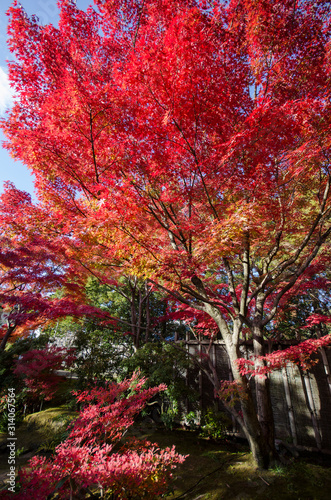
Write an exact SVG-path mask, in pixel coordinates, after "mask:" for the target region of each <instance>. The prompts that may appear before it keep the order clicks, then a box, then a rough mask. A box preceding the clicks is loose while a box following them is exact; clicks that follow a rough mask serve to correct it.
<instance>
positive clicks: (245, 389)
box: [227, 345, 277, 469]
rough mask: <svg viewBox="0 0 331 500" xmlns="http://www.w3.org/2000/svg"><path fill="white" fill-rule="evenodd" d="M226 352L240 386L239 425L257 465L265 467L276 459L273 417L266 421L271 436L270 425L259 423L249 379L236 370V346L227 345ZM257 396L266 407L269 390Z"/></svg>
mask: <svg viewBox="0 0 331 500" xmlns="http://www.w3.org/2000/svg"><path fill="white" fill-rule="evenodd" d="M227 352H228V355H229V358H230V363H231V369H232V373H233V378H234V380H235V381H236V382H237V383H239V384H240V386H241V398H240V403H241V410H242V413H243V421H244V425H241V427H242V430H243V432H244V434H245V436H246V438H247V440H248V443H249V446H250V449H251V451H252V454H253V458H254V460H255V461H256V463H257V465H258V467H259V468H261V469H267V468H268V467H270V466H271V465H272V464H273V463H275V461H276V460H277V453H276V449H275V443H274V431H273V419H272V420H271V422H270V421H268V424H269V426H270V425H271V428H272V433H271V436H269V434H268V432H269V428H270V427H269V426H264V424H265V423H266V422H265V420H263V421H262V423H261V420H260V419H259V418H258V417H259V415H258V412H257V411H256V408H255V403H254V397H253V394H252V391H251V388H250V385H249V381H248V380H247V377H245V376H242V375H241V374H240V372H239V371H238V367H237V364H236V360H237V359H238V358H239V357H241V356H240V353H239V349H238V346H235V345H233V346H229V347H228V348H227ZM259 397H260V400H261V401H260V405H262V406H261V407H262V408H268V407H269V404H268V400H265V398H268V397H269V401H270V392H268V391H265V389H263V392H260V394H259ZM270 407H271V405H270ZM269 416H270V415H269ZM271 417H272V413H271ZM263 418H264V417H263ZM239 423H240V422H239Z"/></svg>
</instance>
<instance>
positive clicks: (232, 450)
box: [0, 408, 331, 500]
mask: <svg viewBox="0 0 331 500" xmlns="http://www.w3.org/2000/svg"><path fill="white" fill-rule="evenodd" d="M73 415H74V413H73V412H70V411H68V410H64V409H63V408H55V409H54V408H53V409H48V410H46V411H42V412H39V413H35V414H33V415H29V416H28V417H26V418H25V421H24V423H23V425H22V426H21V427H20V428H19V429H17V443H18V445H17V449H18V452H19V457H18V458H17V464H18V465H19V466H22V465H24V463H26V462H27V460H28V459H29V458H30V457H31V456H32V455H34V454H35V453H36V452H37V450H38V449H39V450H40V451H42V452H43V453H50V451H51V450H52V449H53V448H54V446H56V444H57V443H58V442H59V440H61V437H62V436H63V432H64V428H65V426H66V425H67V422H68V420H70V418H72V416H73ZM130 433H131V434H134V435H135V436H137V437H139V438H147V439H149V440H150V441H152V442H157V443H158V444H159V445H160V446H161V447H166V446H172V445H173V444H174V445H175V446H176V450H177V451H178V452H179V453H181V454H185V455H187V454H189V457H188V458H187V459H186V461H185V462H184V464H182V465H180V466H179V467H178V469H176V470H175V472H174V479H173V484H172V492H171V494H170V495H169V497H168V498H169V499H171V500H177V499H181V500H218V499H224V500H230V499H236V500H246V499H247V500H248V499H252V500H253V499H254V500H255V499H265V498H268V500H276V499H277V500H279V499H284V500H286V499H291V500H293V498H295V499H298V500H299V499H300V500H327V499H329V498H330V491H331V456H323V455H321V454H305V455H303V454H301V455H300V457H299V458H297V459H293V461H292V462H291V463H290V464H289V465H288V466H286V467H285V466H284V467H278V468H275V469H272V470H269V471H260V470H258V469H257V468H256V467H255V466H254V463H253V460H252V456H251V453H250V452H249V449H248V447H247V446H246V445H245V444H244V443H242V442H239V441H237V442H235V441H233V440H230V439H229V440H227V441H222V442H219V443H216V442H213V441H211V440H208V439H202V438H200V437H199V435H198V432H192V431H188V430H183V429H177V430H174V431H167V430H165V429H163V428H161V427H159V426H156V425H155V424H154V423H153V422H152V421H151V420H149V419H145V420H143V421H142V422H140V423H137V424H136V425H135V426H134V428H132V430H131V432H130ZM5 439H6V435H5V434H1V435H0V481H3V480H4V479H5V478H6V473H7V470H8V465H7V450H6V447H5V441H4V440H5ZM1 443H2V446H1Z"/></svg>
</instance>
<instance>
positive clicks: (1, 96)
mask: <svg viewBox="0 0 331 500" xmlns="http://www.w3.org/2000/svg"><path fill="white" fill-rule="evenodd" d="M13 102H14V91H13V89H11V88H10V86H9V80H8V75H7V73H6V72H5V71H4V69H3V68H2V67H1V66H0V115H3V114H4V112H5V111H6V110H7V109H9V108H10V107H11V106H12V104H13Z"/></svg>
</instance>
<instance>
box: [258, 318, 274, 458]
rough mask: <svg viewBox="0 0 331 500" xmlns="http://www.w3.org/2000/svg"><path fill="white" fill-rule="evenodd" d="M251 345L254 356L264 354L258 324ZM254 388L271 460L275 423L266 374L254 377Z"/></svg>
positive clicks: (261, 332) (260, 363) (262, 362)
mask: <svg viewBox="0 0 331 500" xmlns="http://www.w3.org/2000/svg"><path fill="white" fill-rule="evenodd" d="M253 347H254V356H265V344H264V339H263V331H262V328H261V327H260V326H259V325H255V326H254V328H253ZM255 366H256V368H258V366H261V367H263V366H264V361H262V360H257V361H256V362H255ZM255 390H256V407H257V417H258V420H259V423H260V426H261V431H262V434H263V437H264V439H265V441H266V444H267V447H268V449H269V450H270V460H273V458H274V457H275V454H276V449H275V425H274V417H273V411H272V405H271V394H270V380H269V377H268V376H265V377H259V376H257V377H255Z"/></svg>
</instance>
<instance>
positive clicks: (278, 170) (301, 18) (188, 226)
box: [2, 0, 331, 467]
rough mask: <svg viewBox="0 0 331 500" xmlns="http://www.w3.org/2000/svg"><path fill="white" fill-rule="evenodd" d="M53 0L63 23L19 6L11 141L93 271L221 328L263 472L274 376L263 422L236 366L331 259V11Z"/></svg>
mask: <svg viewBox="0 0 331 500" xmlns="http://www.w3.org/2000/svg"><path fill="white" fill-rule="evenodd" d="M59 5H60V8H61V15H60V21H59V26H58V28H55V27H54V26H52V25H46V26H39V25H38V22H37V20H36V19H34V18H31V19H29V18H28V17H27V16H26V15H25V13H24V11H23V9H22V8H21V7H20V6H18V4H17V3H16V2H14V5H13V7H12V8H11V9H10V10H9V15H10V24H9V46H10V49H11V50H12V52H13V53H14V55H15V57H16V61H15V62H12V63H10V65H9V69H10V80H11V82H12V84H13V85H14V87H15V89H16V92H17V94H18V95H19V99H18V100H17V101H16V103H15V105H14V107H13V110H12V111H11V113H10V114H9V116H8V118H7V119H6V120H5V121H3V124H2V126H3V129H4V131H5V133H6V135H7V137H8V139H9V142H8V145H7V147H8V148H9V149H10V150H11V152H12V154H13V155H14V156H15V157H16V158H19V159H20V160H22V161H23V162H24V163H25V164H26V165H27V166H29V168H31V169H32V170H33V172H34V174H35V176H36V179H37V180H36V186H37V189H38V192H39V196H40V199H41V200H42V201H43V203H45V204H47V207H48V208H49V209H50V210H53V211H54V212H55V213H56V214H57V221H58V222H57V224H58V227H60V228H61V231H62V232H64V233H66V234H74V235H75V238H77V242H78V243H77V247H76V252H77V254H76V255H80V256H81V258H82V260H83V261H85V262H86V261H87V258H88V257H89V266H90V267H92V268H94V269H95V271H94V272H99V273H106V274H107V272H108V271H109V269H111V272H112V273H113V274H114V273H116V272H117V273H123V272H125V273H127V274H128V275H136V276H141V277H144V278H145V279H148V280H149V281H150V282H151V283H154V284H155V285H156V286H158V287H159V288H160V289H163V290H166V291H167V293H170V294H171V295H172V296H173V297H174V298H175V299H176V300H178V301H180V302H182V303H183V304H186V305H187V306H188V307H190V308H193V309H196V310H199V311H203V312H204V313H206V314H208V315H209V316H210V317H211V318H212V319H213V320H214V322H215V323H216V324H217V326H218V328H219V330H220V332H221V336H222V338H223V340H224V342H225V346H226V349H227V352H228V354H229V357H230V361H231V366H232V371H233V375H234V379H235V380H236V381H237V382H238V383H240V384H241V387H242V388H243V391H244V393H245V397H242V398H241V406H242V414H243V418H241V417H240V415H239V414H236V418H237V420H238V421H239V422H240V424H241V426H242V429H243V431H244V433H245V435H246V436H247V438H248V440H249V443H250V446H251V449H252V451H253V455H254V457H255V458H256V460H257V462H258V463H259V465H261V466H264V467H266V466H268V464H269V463H270V460H272V459H273V457H274V455H275V448H274V432H273V418H272V408H271V404H270V394H269V384H268V379H267V378H266V379H262V378H259V377H256V398H257V411H256V409H255V406H254V402H253V398H252V394H251V390H250V386H249V384H248V379H247V378H246V376H245V375H243V374H242V373H240V371H239V369H238V366H237V363H236V361H237V359H238V358H240V351H239V344H240V340H241V337H242V331H243V328H247V329H248V330H249V331H250V332H251V334H252V337H253V345H254V352H255V355H256V356H257V361H256V365H257V368H258V367H259V366H260V364H263V363H264V362H263V358H261V356H262V357H263V356H264V354H265V352H264V341H263V339H264V332H265V328H266V326H267V325H272V322H273V321H274V320H275V318H276V315H277V312H278V310H279V307H280V306H281V305H282V302H283V303H284V302H286V301H288V300H289V299H290V298H291V294H293V293H294V292H295V290H296V289H297V288H296V287H299V286H300V287H306V288H307V287H309V277H310V276H311V274H312V273H318V272H321V270H322V269H323V266H325V264H326V262H327V259H326V256H327V255H328V246H327V245H328V241H329V240H328V238H329V235H330V232H331V228H330V223H329V215H330V145H331V144H330V127H331V118H330V117H331V113H330V111H331V110H330V91H331V88H330V56H331V53H330V48H331V43H330V18H331V16H330V9H329V2H327V1H323V0H321V1H319V2H315V1H313V0H302V1H300V2H297V1H295V0H286V1H280V0H265V1H263V2H255V1H253V0H231V1H230V2H228V3H226V4H225V3H223V2H221V1H216V2H214V1H213V2H212V1H211V2H208V1H204V2H195V1H193V0H192V1H191V0H177V1H173V0H145V1H144V2H139V1H135V2H131V1H130V2H128V1H126V0H115V1H110V0H103V1H101V0H95V5H96V9H93V8H92V7H91V8H89V9H88V10H87V12H83V11H80V10H79V9H78V8H77V7H76V6H75V5H74V3H73V2H71V1H69V0H62V1H60V2H59ZM261 366H262V365H261ZM216 384H217V381H215V385H216ZM233 411H234V410H233Z"/></svg>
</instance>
